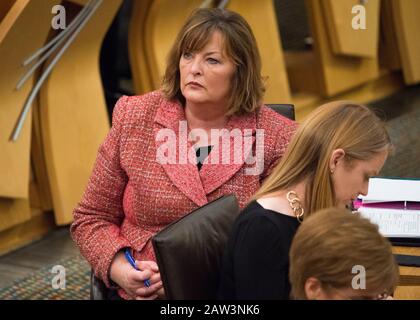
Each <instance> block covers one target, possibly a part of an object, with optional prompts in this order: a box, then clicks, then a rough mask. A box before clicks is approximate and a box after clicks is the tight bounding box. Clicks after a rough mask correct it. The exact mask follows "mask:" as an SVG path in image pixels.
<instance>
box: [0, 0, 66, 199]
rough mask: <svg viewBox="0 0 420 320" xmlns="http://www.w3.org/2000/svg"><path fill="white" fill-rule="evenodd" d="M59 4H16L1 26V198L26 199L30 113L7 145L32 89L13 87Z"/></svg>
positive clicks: (49, 0)
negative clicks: (52, 9) (15, 139)
mask: <svg viewBox="0 0 420 320" xmlns="http://www.w3.org/2000/svg"><path fill="white" fill-rule="evenodd" d="M56 3H59V0H45V1H30V2H28V1H27V0H18V1H16V2H15V3H14V5H13V7H12V8H11V9H10V10H9V12H8V14H7V16H6V17H5V18H4V19H3V21H2V22H1V24H0V70H1V72H0V97H1V99H2V100H1V108H0V150H1V157H0V196H3V197H12V198H27V197H28V182H29V154H30V135H31V119H32V112H31V111H30V112H29V113H28V116H27V119H26V121H25V124H24V126H23V129H22V132H21V135H20V137H19V139H18V141H17V142H14V143H13V142H9V138H10V135H11V133H12V130H13V128H14V126H15V124H16V121H17V119H18V117H19V114H20V112H21V109H22V107H23V104H24V102H25V100H26V98H27V96H28V94H29V92H30V90H31V88H32V84H33V80H34V78H33V77H32V78H30V79H29V80H28V82H27V83H26V84H25V86H24V87H23V88H21V89H20V90H19V91H16V90H15V86H16V84H17V82H18V80H19V79H20V77H21V76H22V75H23V74H24V72H25V70H26V69H24V68H23V67H22V66H21V63H22V61H23V60H24V59H25V58H27V57H28V56H29V55H31V54H32V53H33V52H35V50H37V49H38V48H39V47H42V46H43V45H44V43H45V40H46V38H47V34H48V31H49V29H50V21H51V20H50V19H51V7H52V6H53V5H54V4H56Z"/></svg>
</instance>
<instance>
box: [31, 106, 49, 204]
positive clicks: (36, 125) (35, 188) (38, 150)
mask: <svg viewBox="0 0 420 320" xmlns="http://www.w3.org/2000/svg"><path fill="white" fill-rule="evenodd" d="M32 108H33V121H32V141H31V164H32V169H33V170H32V171H33V173H32V174H33V181H31V184H30V186H29V193H30V196H31V198H30V202H31V207H36V208H39V209H41V210H43V211H49V210H52V209H53V204H52V196H51V188H50V184H49V181H48V172H47V167H46V160H45V155H44V145H43V142H42V132H41V120H40V110H39V102H38V99H36V100H35V101H34V103H33V107H32ZM34 201H36V203H34Z"/></svg>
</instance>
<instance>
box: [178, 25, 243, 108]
mask: <svg viewBox="0 0 420 320" xmlns="http://www.w3.org/2000/svg"><path fill="white" fill-rule="evenodd" d="M223 43H224V42H223V38H222V35H221V34H220V32H218V31H215V32H213V34H212V35H211V37H210V39H209V42H208V43H207V44H206V46H205V47H204V48H203V49H202V50H200V51H197V52H184V53H183V54H182V56H181V59H180V61H179V70H180V75H181V79H180V86H181V92H182V94H183V96H184V97H185V99H186V103H187V105H188V104H217V105H218V106H221V107H226V104H227V101H228V98H229V94H230V89H231V82H232V77H233V74H234V72H235V68H236V67H235V64H234V63H233V61H232V60H231V59H230V58H229V57H227V56H226V54H225V52H224V46H223Z"/></svg>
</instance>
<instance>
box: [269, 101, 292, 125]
mask: <svg viewBox="0 0 420 320" xmlns="http://www.w3.org/2000/svg"><path fill="white" fill-rule="evenodd" d="M266 106H267V107H269V108H270V109H273V110H274V111H276V112H277V113H279V114H281V115H282V116H284V117H286V118H289V119H290V120H293V121H294V120H295V106H294V105H293V104H277V103H276V104H272V103H270V104H266Z"/></svg>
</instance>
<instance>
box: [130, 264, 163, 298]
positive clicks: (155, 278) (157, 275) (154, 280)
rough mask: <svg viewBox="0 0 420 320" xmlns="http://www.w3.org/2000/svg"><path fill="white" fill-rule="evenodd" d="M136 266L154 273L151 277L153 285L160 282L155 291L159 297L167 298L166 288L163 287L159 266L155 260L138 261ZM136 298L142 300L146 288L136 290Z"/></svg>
mask: <svg viewBox="0 0 420 320" xmlns="http://www.w3.org/2000/svg"><path fill="white" fill-rule="evenodd" d="M136 266H137V267H138V268H139V269H140V270H145V269H147V270H150V271H151V272H152V273H153V274H152V276H151V277H150V279H149V282H150V284H151V285H155V284H158V286H157V287H158V289H157V290H156V291H155V294H157V296H158V298H159V299H165V290H164V289H163V284H162V280H161V278H160V272H159V267H158V266H157V264H156V262H154V261H136ZM136 294H137V296H136V300H142V299H143V298H144V289H139V290H137V292H136Z"/></svg>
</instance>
